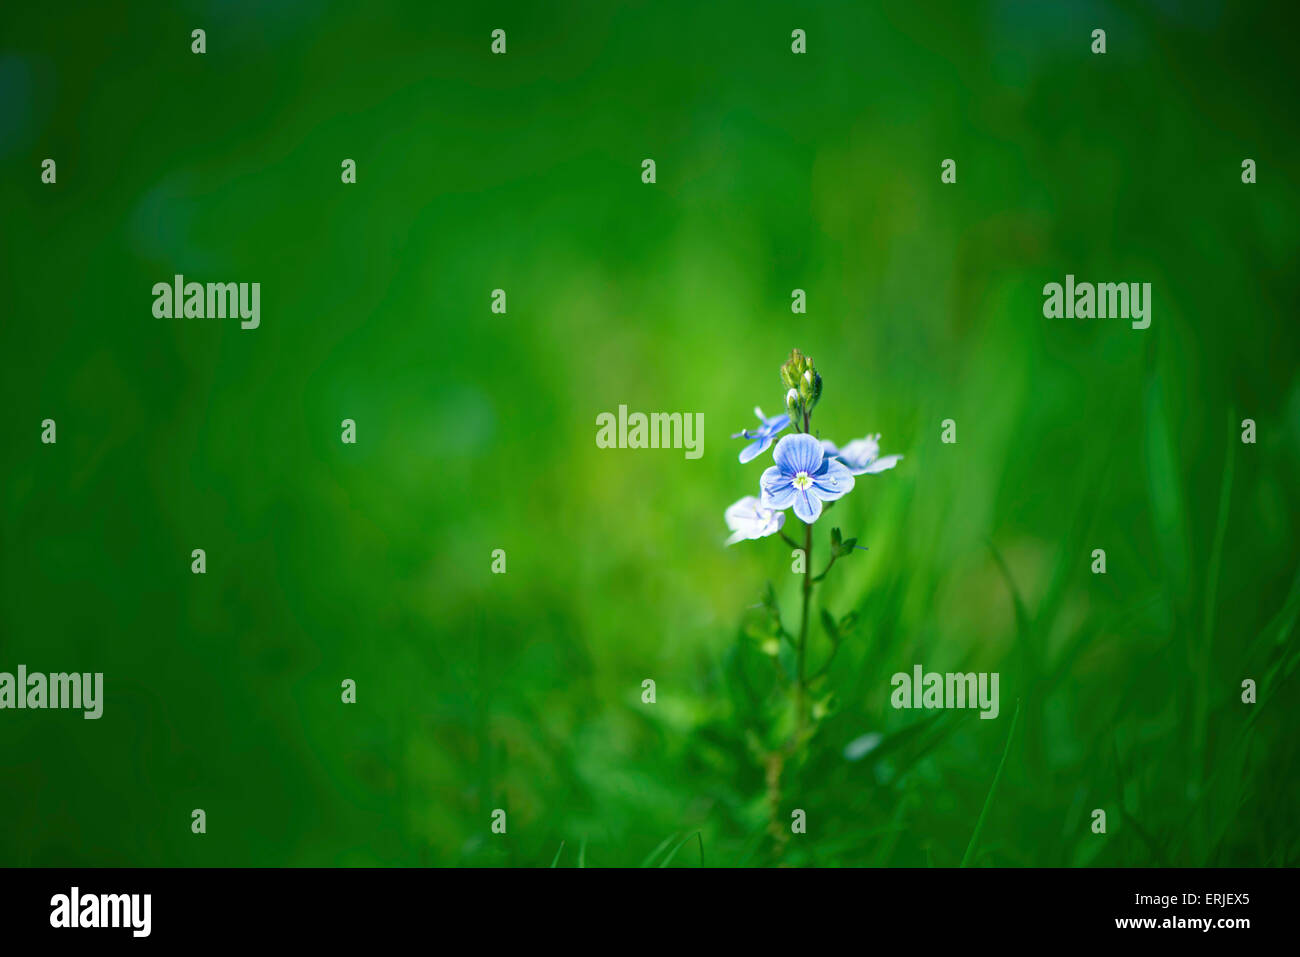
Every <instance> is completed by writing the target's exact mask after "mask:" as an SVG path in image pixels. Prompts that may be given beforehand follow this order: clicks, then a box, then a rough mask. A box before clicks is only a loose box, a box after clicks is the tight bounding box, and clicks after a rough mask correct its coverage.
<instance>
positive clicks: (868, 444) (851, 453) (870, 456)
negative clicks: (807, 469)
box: [822, 432, 903, 475]
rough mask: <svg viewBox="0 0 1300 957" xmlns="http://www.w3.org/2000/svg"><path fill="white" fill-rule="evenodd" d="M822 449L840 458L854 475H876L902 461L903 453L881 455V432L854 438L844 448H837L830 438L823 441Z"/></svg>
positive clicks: (832, 456)
mask: <svg viewBox="0 0 1300 957" xmlns="http://www.w3.org/2000/svg"><path fill="white" fill-rule="evenodd" d="M822 450H823V451H824V452H825V453H826V454H827V455H829V456H830V457H831V458H835V459H839V460H840V461H841V462H843V463H844V464H845V465H846V466H847V467H848V470H849V471H850V472H852V473H853V474H854V475H874V474H875V473H877V472H883V471H885V470H886V469H892V468H893V467H894V466H895V465H897V464H898V463H899V462H900V461H902V458H903V457H902V456H901V455H886V456H885V457H884V458H881V457H880V433H879V432H877V433H876V434H875V435H868V436H866V437H865V438H861V439H854V440H853V441H852V442H850V443H849V444H848V445H846V446H844V448H842V449H837V448H836V447H835V443H834V442H832V441H830V440H829V439H825V440H823V441H822Z"/></svg>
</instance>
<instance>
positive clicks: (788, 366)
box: [781, 349, 804, 389]
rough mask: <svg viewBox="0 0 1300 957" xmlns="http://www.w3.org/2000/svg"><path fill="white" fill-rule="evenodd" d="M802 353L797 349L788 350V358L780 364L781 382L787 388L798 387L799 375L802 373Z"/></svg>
mask: <svg viewBox="0 0 1300 957" xmlns="http://www.w3.org/2000/svg"><path fill="white" fill-rule="evenodd" d="M803 370H804V355H803V353H802V352H800V351H799V350H798V349H791V350H790V358H789V359H787V360H786V361H785V365H783V366H781V382H782V383H783V384H784V385H785V387H786V388H787V389H797V388H798V387H799V377H800V376H801V375H803Z"/></svg>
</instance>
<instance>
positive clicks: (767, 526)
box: [724, 495, 785, 545]
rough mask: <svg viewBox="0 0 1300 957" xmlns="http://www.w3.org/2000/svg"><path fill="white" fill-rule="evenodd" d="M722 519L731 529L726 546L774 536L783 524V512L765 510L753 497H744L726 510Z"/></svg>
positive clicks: (770, 509)
mask: <svg viewBox="0 0 1300 957" xmlns="http://www.w3.org/2000/svg"><path fill="white" fill-rule="evenodd" d="M724 517H725V519H726V521H727V527H728V528H729V529H731V537H730V538H728V539H727V544H728V545H734V544H736V542H743V541H745V540H746V539H752V538H766V537H767V536H768V535H775V534H776V533H777V532H779V531H780V530H781V526H782V525H784V524H785V512H778V511H777V510H776V509H772V508H765V507H764V506H763V504H762V503H761V502H759V500H758V499H757V498H755V497H754V496H753V495H746V496H745V497H744V498H742V499H741V500H740V501H739V502H737V503H736V504H734V505H732V506H731V507H730V508H728V509H727V511H726V513H725V515H724Z"/></svg>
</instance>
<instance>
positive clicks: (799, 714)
mask: <svg viewBox="0 0 1300 957" xmlns="http://www.w3.org/2000/svg"><path fill="white" fill-rule="evenodd" d="M812 543H813V537H812V526H811V525H805V526H804V538H803V552H804V569H805V570H804V576H803V616H802V618H801V620H800V622H799V667H798V672H797V675H798V684H797V685H796V698H795V717H796V727H797V729H798V730H797V731H796V732H795V734H796V735H802V734H803V729H804V723H805V711H806V708H807V687H806V683H805V681H804V661H805V660H806V658H807V652H808V613H809V611H810V610H811V609H812V588H813V579H812V576H811V575H809V574H808V572H807V568H808V565H809V564H811V563H812Z"/></svg>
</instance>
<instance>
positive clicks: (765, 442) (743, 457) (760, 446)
mask: <svg viewBox="0 0 1300 957" xmlns="http://www.w3.org/2000/svg"><path fill="white" fill-rule="evenodd" d="M771 444H772V440H771V439H765V438H758V439H755V440H754V441H753V442H751V443H750V444H749V445H747V446H745V447H744V448H743V449H741V450H740V464H741V465H744V464H745V463H746V462H752V461H754V459H756V458H758V457H759V456H760V455H762V454H763V453H764V452H765V451H767V447H768V446H769V445H771Z"/></svg>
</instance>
